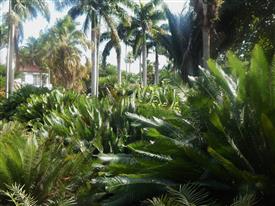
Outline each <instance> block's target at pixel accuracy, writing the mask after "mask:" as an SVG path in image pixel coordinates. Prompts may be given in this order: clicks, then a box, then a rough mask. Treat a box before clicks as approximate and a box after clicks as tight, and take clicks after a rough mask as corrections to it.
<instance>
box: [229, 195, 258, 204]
mask: <svg viewBox="0 0 275 206" xmlns="http://www.w3.org/2000/svg"><path fill="white" fill-rule="evenodd" d="M254 205H257V199H256V196H255V195H254V194H245V195H239V196H238V197H236V198H235V199H234V202H233V203H232V204H231V206H254Z"/></svg>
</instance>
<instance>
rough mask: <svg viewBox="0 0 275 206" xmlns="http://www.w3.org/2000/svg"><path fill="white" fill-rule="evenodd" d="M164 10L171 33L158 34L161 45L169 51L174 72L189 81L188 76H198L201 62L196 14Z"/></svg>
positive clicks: (166, 8) (165, 8) (189, 11)
mask: <svg viewBox="0 0 275 206" xmlns="http://www.w3.org/2000/svg"><path fill="white" fill-rule="evenodd" d="M164 10H165V14H166V16H167V19H168V25H167V27H168V31H169V32H166V33H158V35H157V37H158V40H159V44H160V45H162V46H163V47H164V48H165V49H166V50H167V51H168V57H169V59H170V60H171V61H172V62H173V67H174V70H177V71H179V72H180V74H181V76H182V79H183V80H185V81H187V80H188V75H195V74H198V65H199V64H200V62H201V57H200V50H201V46H200V40H199V38H200V36H199V34H200V29H199V28H198V27H196V26H195V22H194V12H192V11H191V10H188V11H187V12H186V13H185V14H173V13H172V12H171V11H170V10H169V8H168V7H167V6H165V7H164Z"/></svg>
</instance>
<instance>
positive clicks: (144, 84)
mask: <svg viewBox="0 0 275 206" xmlns="http://www.w3.org/2000/svg"><path fill="white" fill-rule="evenodd" d="M143 38H144V40H143V45H142V66H143V81H142V83H143V84H142V86H144V87H145V86H147V58H146V57H147V45H146V36H145V35H144V37H143Z"/></svg>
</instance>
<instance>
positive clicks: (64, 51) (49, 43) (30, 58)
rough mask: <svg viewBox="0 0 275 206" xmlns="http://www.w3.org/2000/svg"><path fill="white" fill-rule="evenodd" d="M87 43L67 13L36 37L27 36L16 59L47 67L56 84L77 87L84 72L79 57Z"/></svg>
mask: <svg viewBox="0 0 275 206" xmlns="http://www.w3.org/2000/svg"><path fill="white" fill-rule="evenodd" d="M89 47H90V43H89V42H88V40H87V39H86V37H85V34H84V33H83V32H81V31H79V30H77V29H76V25H75V23H74V22H73V21H72V19H71V17H69V16H67V17H65V18H64V19H61V20H59V21H58V22H57V23H56V25H55V26H53V27H52V28H51V29H50V30H49V31H47V32H46V33H45V34H43V35H42V36H41V37H40V38H39V39H37V40H35V39H30V40H29V42H28V44H27V45H26V46H25V47H23V48H22V49H21V51H20V55H21V58H20V59H21V62H20V63H21V64H23V65H24V64H37V65H38V66H40V67H41V68H44V69H48V70H50V72H51V74H52V75H51V76H52V83H53V84H54V85H56V86H63V87H64V88H66V89H76V90H81V89H82V87H83V84H82V83H83V82H82V79H83V78H84V77H85V75H86V74H87V69H86V68H85V66H83V65H82V64H81V57H83V56H84V53H83V52H84V51H85V50H86V49H88V48H89ZM83 49H84V51H83Z"/></svg>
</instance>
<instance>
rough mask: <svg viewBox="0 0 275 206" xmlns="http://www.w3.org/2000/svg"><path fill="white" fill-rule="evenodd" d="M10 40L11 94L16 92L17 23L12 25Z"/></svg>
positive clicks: (9, 76)
mask: <svg viewBox="0 0 275 206" xmlns="http://www.w3.org/2000/svg"><path fill="white" fill-rule="evenodd" d="M9 35H10V37H9V38H10V40H9V43H10V45H9V74H8V78H9V94H13V92H14V72H15V53H14V52H15V36H14V35H15V25H14V24H12V25H11V29H10V34H9Z"/></svg>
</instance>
